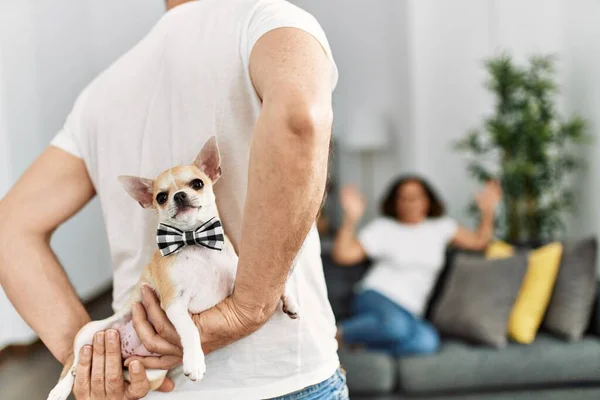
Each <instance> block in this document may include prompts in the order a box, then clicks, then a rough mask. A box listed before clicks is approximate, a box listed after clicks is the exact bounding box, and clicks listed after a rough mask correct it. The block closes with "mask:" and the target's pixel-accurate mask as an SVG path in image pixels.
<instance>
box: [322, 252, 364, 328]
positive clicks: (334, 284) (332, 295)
mask: <svg viewBox="0 0 600 400" xmlns="http://www.w3.org/2000/svg"><path fill="white" fill-rule="evenodd" d="M322 259H323V272H324V274H325V281H326V282H327V295H328V297H329V303H330V304H331V308H332V309H333V313H334V315H335V318H336V319H337V320H338V321H340V320H343V319H346V318H348V317H349V316H350V314H351V312H350V311H351V310H350V307H351V304H352V297H353V296H354V287H355V286H356V284H357V283H358V282H359V281H360V280H361V279H362V277H363V275H364V274H365V272H366V271H367V269H368V267H369V264H370V263H369V261H365V262H362V263H360V264H357V265H353V266H341V265H337V264H336V263H335V262H334V261H333V260H332V259H331V257H330V256H329V255H328V254H323V256H322Z"/></svg>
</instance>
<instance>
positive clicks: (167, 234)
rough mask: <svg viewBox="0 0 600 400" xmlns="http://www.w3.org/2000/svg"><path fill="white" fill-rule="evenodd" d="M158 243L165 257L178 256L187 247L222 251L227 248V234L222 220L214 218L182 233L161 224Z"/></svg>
mask: <svg viewBox="0 0 600 400" xmlns="http://www.w3.org/2000/svg"><path fill="white" fill-rule="evenodd" d="M156 243H157V245H158V249H159V250H160V254H161V255H162V256H163V257H166V256H169V255H172V254H176V253H178V252H179V251H181V249H183V248H184V247H185V246H194V245H197V246H202V247H205V248H207V249H211V250H217V251H221V250H223V247H224V246H225V234H224V232H223V225H222V224H221V220H219V219H218V218H217V217H213V218H211V219H209V220H208V221H206V222H205V223H204V224H202V225H200V226H199V227H198V228H196V229H194V230H191V231H182V230H181V229H178V228H176V227H174V226H170V225H167V224H159V225H158V229H157V232H156Z"/></svg>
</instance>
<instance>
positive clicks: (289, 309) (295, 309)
mask: <svg viewBox="0 0 600 400" xmlns="http://www.w3.org/2000/svg"><path fill="white" fill-rule="evenodd" d="M282 300H283V312H284V313H286V314H287V315H288V317H290V318H291V319H298V318H300V307H299V306H298V303H296V301H295V300H294V298H293V297H291V296H285V297H283V298H282Z"/></svg>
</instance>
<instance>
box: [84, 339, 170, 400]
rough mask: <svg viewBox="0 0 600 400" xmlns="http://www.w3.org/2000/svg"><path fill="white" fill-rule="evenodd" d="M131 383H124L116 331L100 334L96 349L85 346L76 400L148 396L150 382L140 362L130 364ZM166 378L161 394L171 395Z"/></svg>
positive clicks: (126, 398)
mask: <svg viewBox="0 0 600 400" xmlns="http://www.w3.org/2000/svg"><path fill="white" fill-rule="evenodd" d="M129 376H130V381H131V382H130V383H127V382H125V379H124V377H123V367H122V363H121V341H120V340H119V334H118V332H117V331H115V330H112V329H111V330H108V331H106V332H98V333H97V334H96V335H95V336H94V343H93V346H84V347H83V348H82V349H81V352H80V360H79V364H78V365H77V367H76V371H75V385H74V388H73V394H74V395H75V398H76V399H77V400H138V399H141V398H142V397H144V396H146V395H147V394H148V391H149V390H150V383H149V382H148V379H147V377H146V370H145V369H144V366H143V365H142V364H141V363H140V362H139V361H136V362H132V363H131V364H130V365H129ZM171 390H173V383H172V382H171V381H170V380H168V379H165V382H164V383H163V384H162V386H161V387H160V388H159V391H162V392H170V391H171Z"/></svg>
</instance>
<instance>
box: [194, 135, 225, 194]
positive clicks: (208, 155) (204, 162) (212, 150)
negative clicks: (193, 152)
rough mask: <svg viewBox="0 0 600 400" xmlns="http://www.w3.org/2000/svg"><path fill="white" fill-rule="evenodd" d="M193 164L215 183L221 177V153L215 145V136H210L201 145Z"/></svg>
mask: <svg viewBox="0 0 600 400" xmlns="http://www.w3.org/2000/svg"><path fill="white" fill-rule="evenodd" d="M194 165H195V166H196V167H198V168H199V169H200V171H202V172H204V173H205V174H206V175H207V176H208V177H209V178H210V180H211V181H212V182H213V183H215V182H216V181H217V180H218V179H219V178H220V177H221V155H220V154H219V147H218V146H217V138H216V137H214V136H212V137H211V138H210V139H208V141H207V142H206V143H205V144H204V146H203V147H202V150H200V153H198V156H197V157H196V160H195V161H194Z"/></svg>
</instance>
